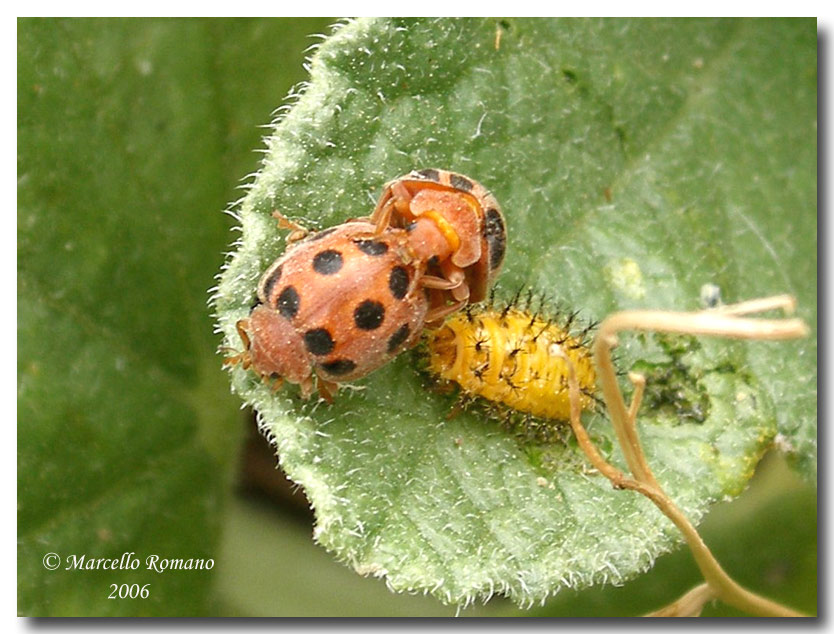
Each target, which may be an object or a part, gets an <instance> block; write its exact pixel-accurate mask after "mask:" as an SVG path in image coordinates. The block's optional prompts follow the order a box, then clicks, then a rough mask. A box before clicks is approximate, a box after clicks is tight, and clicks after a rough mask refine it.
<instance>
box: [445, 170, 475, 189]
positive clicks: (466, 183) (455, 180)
mask: <svg viewBox="0 0 834 634" xmlns="http://www.w3.org/2000/svg"><path fill="white" fill-rule="evenodd" d="M449 182H450V183H451V184H452V187H454V188H455V189H460V190H461V191H465V192H469V191H472V188H473V187H474V185H473V184H472V181H471V180H469V179H468V178H466V177H465V176H461V175H460V174H452V175H450V176H449Z"/></svg>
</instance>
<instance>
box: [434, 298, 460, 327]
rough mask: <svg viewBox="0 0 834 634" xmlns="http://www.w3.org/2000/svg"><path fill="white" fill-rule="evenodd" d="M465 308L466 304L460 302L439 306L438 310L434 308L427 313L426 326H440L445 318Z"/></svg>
mask: <svg viewBox="0 0 834 634" xmlns="http://www.w3.org/2000/svg"><path fill="white" fill-rule="evenodd" d="M464 306H466V302H465V301H459V302H455V303H454V304H449V305H448V306H438V307H437V308H432V309H431V310H429V311H428V312H427V313H426V326H428V327H433V326H439V325H440V322H441V321H443V318H444V317H446V316H447V315H451V314H452V313H455V312H457V311H459V310H460V309H461V308H463V307H464Z"/></svg>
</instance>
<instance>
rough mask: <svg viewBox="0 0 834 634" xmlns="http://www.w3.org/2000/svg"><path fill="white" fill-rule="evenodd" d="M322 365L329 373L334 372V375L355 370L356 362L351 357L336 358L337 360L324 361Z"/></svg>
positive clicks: (341, 374)
mask: <svg viewBox="0 0 834 634" xmlns="http://www.w3.org/2000/svg"><path fill="white" fill-rule="evenodd" d="M321 367H322V368H323V369H324V371H325V372H327V373H328V374H332V375H333V376H343V375H345V374H347V373H348V372H353V370H354V369H356V364H355V363H354V362H353V361H351V360H350V359H336V360H335V361H328V362H327V363H322V364H321Z"/></svg>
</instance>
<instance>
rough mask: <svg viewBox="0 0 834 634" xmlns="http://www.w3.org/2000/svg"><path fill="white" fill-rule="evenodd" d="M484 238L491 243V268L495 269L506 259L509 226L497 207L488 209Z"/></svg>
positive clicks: (491, 269)
mask: <svg viewBox="0 0 834 634" xmlns="http://www.w3.org/2000/svg"><path fill="white" fill-rule="evenodd" d="M484 238H486V241H487V244H488V245H489V270H490V271H494V270H495V269H497V268H498V267H499V266H501V263H502V262H503V261H504V253H505V252H506V250H507V228H506V227H505V226H504V218H503V217H502V216H501V212H500V211H498V210H497V209H488V210H487V212H486V221H485V222H484Z"/></svg>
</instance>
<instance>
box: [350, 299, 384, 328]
mask: <svg viewBox="0 0 834 634" xmlns="http://www.w3.org/2000/svg"><path fill="white" fill-rule="evenodd" d="M384 318H385V307H384V306H383V305H382V304H380V303H379V302H376V301H374V300H372V299H366V300H365V301H364V302H362V303H361V304H359V306H357V307H356V310H354V311H353V322H354V323H355V324H356V327H357V328H359V329H360V330H376V329H377V328H379V327H380V325H382V320H383V319H384Z"/></svg>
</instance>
